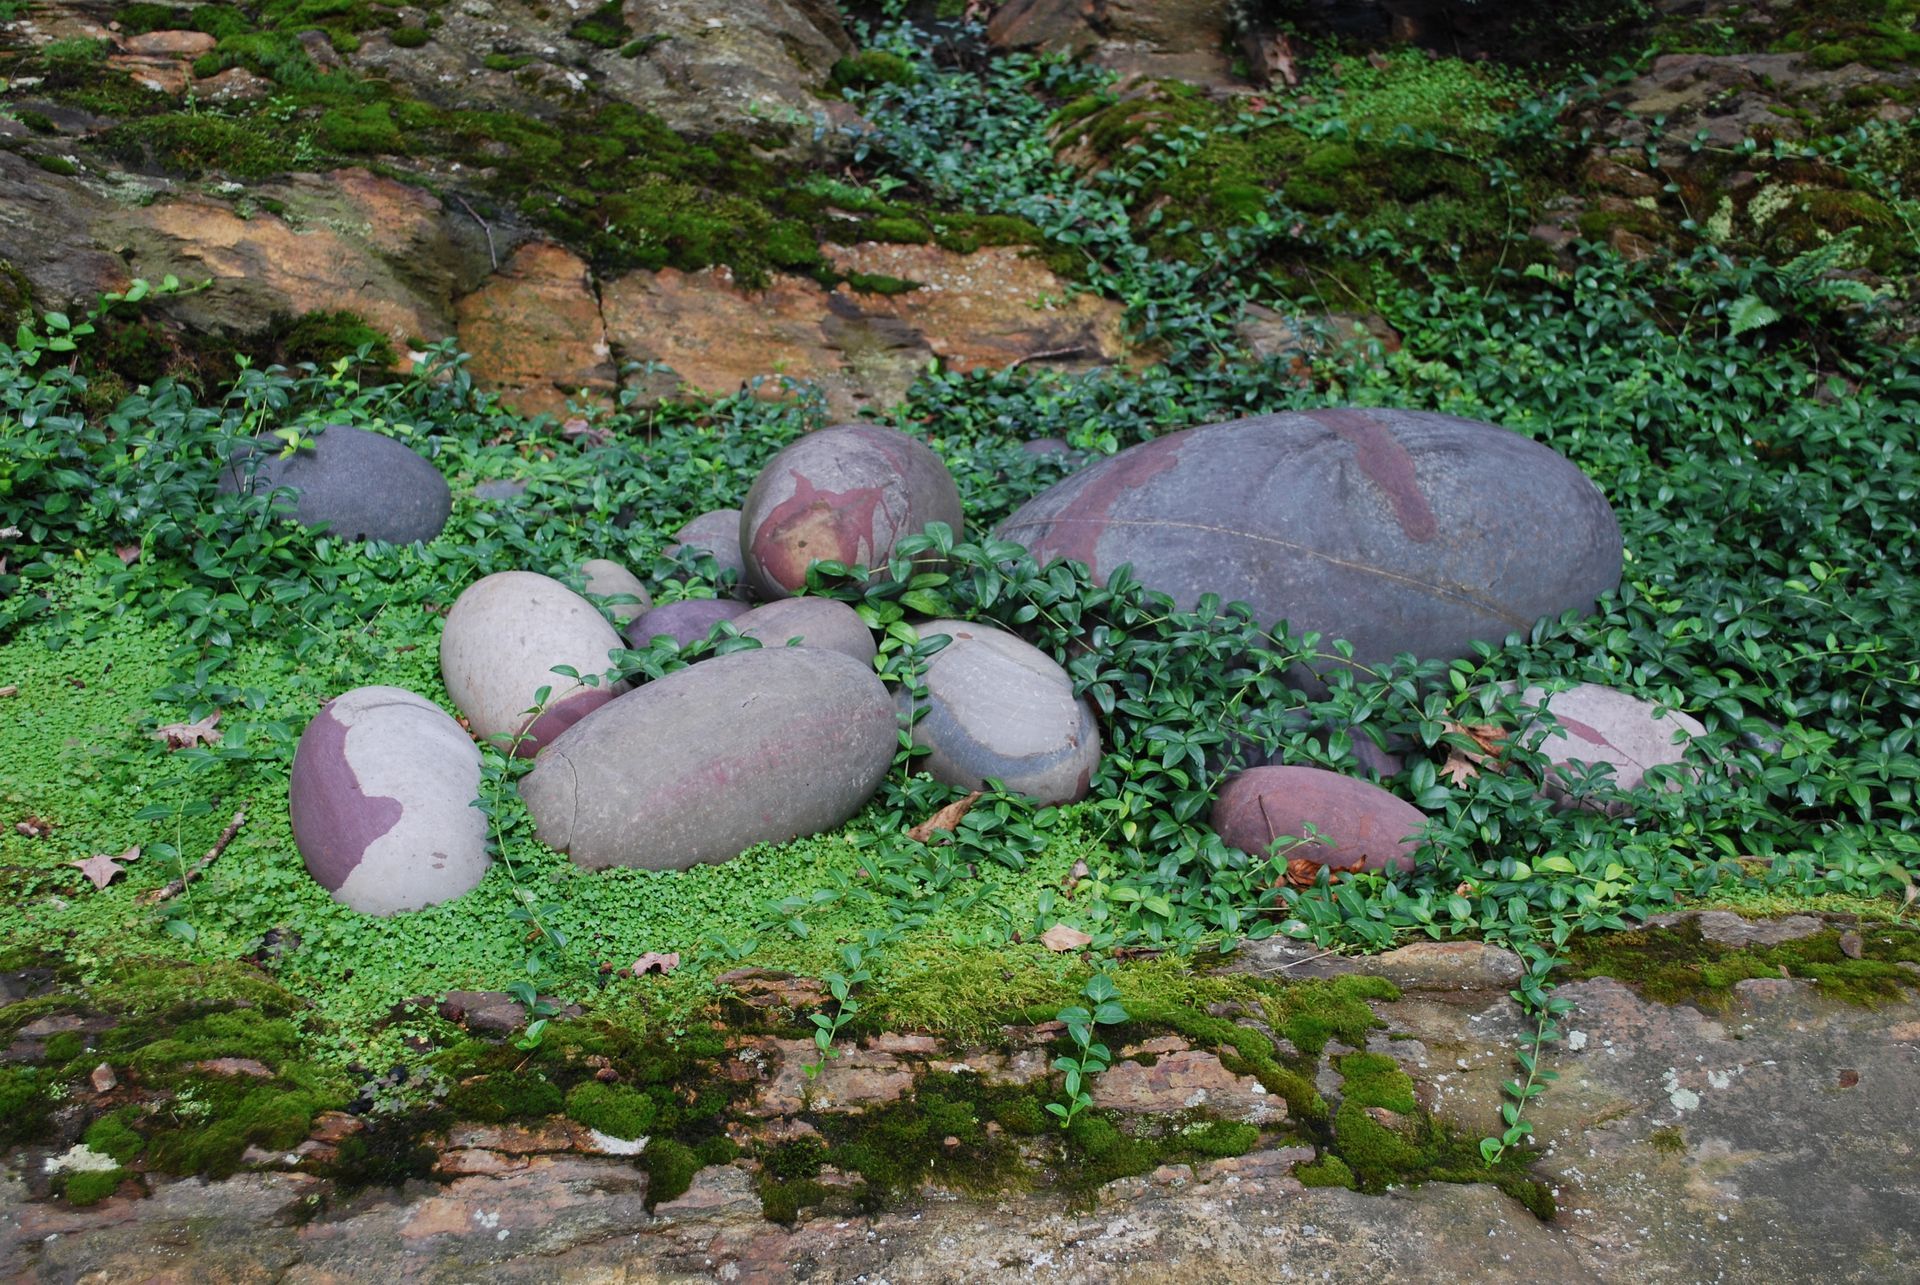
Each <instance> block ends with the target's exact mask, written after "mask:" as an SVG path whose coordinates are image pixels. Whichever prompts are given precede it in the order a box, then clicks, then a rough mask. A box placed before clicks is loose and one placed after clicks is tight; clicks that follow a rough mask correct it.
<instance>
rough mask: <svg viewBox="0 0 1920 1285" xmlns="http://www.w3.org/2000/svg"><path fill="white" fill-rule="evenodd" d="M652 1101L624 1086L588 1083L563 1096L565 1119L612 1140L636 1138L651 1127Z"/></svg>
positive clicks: (643, 1134)
mask: <svg viewBox="0 0 1920 1285" xmlns="http://www.w3.org/2000/svg"><path fill="white" fill-rule="evenodd" d="M656 1110H657V1107H656V1106H655V1104H654V1101H653V1099H652V1098H650V1097H648V1096H647V1095H646V1094H644V1093H642V1092H640V1091H639V1090H638V1089H634V1088H631V1087H629V1086H627V1085H624V1084H602V1083H600V1082H599V1081H598V1080H588V1081H586V1082H584V1083H582V1084H578V1085H575V1086H574V1088H573V1090H572V1091H571V1092H569V1093H568V1094H567V1117H568V1118H569V1119H571V1120H574V1121H577V1122H578V1123H580V1124H584V1125H586V1126H587V1127H588V1128H589V1129H597V1130H598V1131H600V1132H601V1133H604V1134H606V1135H608V1136H609V1137H613V1138H639V1137H643V1136H645V1134H646V1132H647V1130H649V1129H651V1128H652V1127H653V1121H654V1115H655V1112H656Z"/></svg>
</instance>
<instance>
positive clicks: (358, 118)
mask: <svg viewBox="0 0 1920 1285" xmlns="http://www.w3.org/2000/svg"><path fill="white" fill-rule="evenodd" d="M319 136H320V143H321V145H322V146H323V147H326V148H327V149H328V150H330V151H335V152H346V153H348V154H362V155H380V154H387V153H393V152H399V151H404V150H405V139H404V138H403V136H402V135H401V132H400V127H399V126H398V125H397V124H395V123H394V119H393V109H392V108H391V107H390V106H389V105H388V104H386V103H357V104H354V105H352V106H348V107H334V108H329V109H328V110H327V111H325V112H323V113H321V115H320V122H319Z"/></svg>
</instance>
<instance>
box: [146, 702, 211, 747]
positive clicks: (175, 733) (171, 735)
mask: <svg viewBox="0 0 1920 1285" xmlns="http://www.w3.org/2000/svg"><path fill="white" fill-rule="evenodd" d="M219 721H220V711H219V710H217V709H216V710H215V711H213V713H211V714H209V715H207V716H206V717H205V718H203V719H201V720H200V721H199V722H197V723H168V724H167V725H166V726H165V727H160V728H156V729H154V732H153V739H154V740H156V741H165V742H166V743H167V748H168V749H170V750H184V749H186V748H187V747H188V746H190V745H218V744H219V743H220V733H219V731H218V730H216V729H215V727H214V724H215V723H218V722H219Z"/></svg>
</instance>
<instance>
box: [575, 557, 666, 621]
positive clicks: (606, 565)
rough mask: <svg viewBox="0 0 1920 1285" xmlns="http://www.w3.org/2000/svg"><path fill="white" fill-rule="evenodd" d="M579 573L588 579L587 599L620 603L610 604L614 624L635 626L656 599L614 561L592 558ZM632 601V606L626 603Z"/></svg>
mask: <svg viewBox="0 0 1920 1285" xmlns="http://www.w3.org/2000/svg"><path fill="white" fill-rule="evenodd" d="M580 572H581V574H582V575H584V576H585V577H586V585H585V586H584V587H585V590H586V595H587V598H588V599H589V600H592V599H595V598H609V599H621V600H622V601H615V602H608V603H607V604H606V607H607V611H608V613H609V614H610V615H612V617H613V619H614V622H615V623H616V624H620V625H628V624H632V623H633V621H634V620H635V619H636V618H638V617H640V616H643V615H645V614H646V613H647V612H648V611H649V610H650V609H651V608H652V607H653V595H652V594H650V593H648V592H647V587H646V586H645V585H643V584H641V583H640V577H639V576H636V575H634V574H633V572H631V571H629V570H627V569H626V568H625V567H623V566H621V565H620V564H619V563H618V562H615V561H613V560H612V559H611V558H591V559H589V560H588V561H586V562H583V563H581V564H580ZM628 598H631V599H633V601H632V602H627V601H624V600H625V599H628Z"/></svg>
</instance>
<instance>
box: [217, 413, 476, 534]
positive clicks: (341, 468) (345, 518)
mask: <svg viewBox="0 0 1920 1285" xmlns="http://www.w3.org/2000/svg"><path fill="white" fill-rule="evenodd" d="M281 447H282V443H281V442H280V440H279V439H278V438H273V437H267V438H262V439H261V444H260V445H259V446H258V447H257V448H256V447H247V448H244V449H243V450H242V451H241V452H240V453H239V454H237V455H236V456H235V458H234V459H233V460H232V461H230V462H229V463H228V465H227V467H226V468H225V469H224V470H223V471H222V473H221V477H220V489H221V490H222V491H225V492H228V493H229V494H233V493H238V492H239V491H241V490H242V489H243V488H249V489H250V490H251V491H252V492H253V493H255V494H264V493H266V492H268V491H272V490H273V489H275V488H276V487H283V486H284V487H291V488H293V490H294V491H295V492H296V496H295V499H294V501H293V503H292V505H291V506H289V507H288V509H287V510H286V511H287V514H288V516H290V517H292V518H293V519H294V520H295V521H297V522H299V523H301V524H302V525H305V526H312V527H317V526H324V527H325V528H326V529H327V531H328V533H329V534H332V535H336V536H339V537H341V538H342V539H346V540H385V541H388V542H389V543H392V544H410V543H412V542H413V541H415V540H431V539H433V538H434V537H435V536H437V535H439V534H440V531H441V528H443V527H445V526H446V524H447V514H448V513H450V512H452V510H453V493H452V492H451V491H450V490H449V489H448V487H447V480H446V479H445V478H444V477H442V476H440V470H439V469H437V468H435V467H434V466H433V464H432V462H431V461H429V460H427V459H425V458H423V457H422V456H420V455H418V454H416V453H415V452H414V451H412V450H410V449H409V448H408V447H406V446H405V445H403V444H402V443H400V442H396V441H394V440H393V439H392V438H391V437H385V436H382V435H381V434H379V433H374V432H370V431H368V430H367V429H364V428H353V427H351V426H349V425H346V424H330V425H328V426H327V427H326V428H325V429H324V430H322V431H318V432H317V435H316V436H315V437H314V441H313V445H311V446H307V447H303V448H301V449H300V450H298V451H295V452H294V453H293V454H292V455H291V456H289V457H287V458H286V459H282V458H280V450H281ZM256 455H257V458H258V461H259V463H258V467H257V468H256V469H255V470H254V472H253V476H252V477H251V478H249V477H248V476H247V470H248V466H249V458H250V457H253V456H256Z"/></svg>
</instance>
